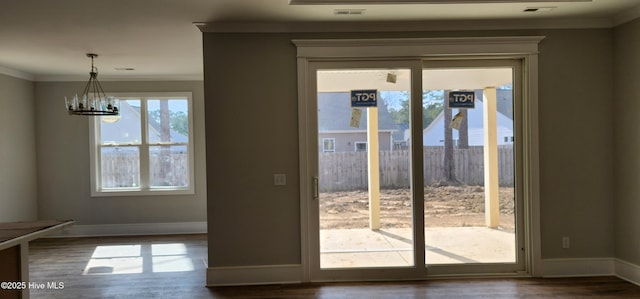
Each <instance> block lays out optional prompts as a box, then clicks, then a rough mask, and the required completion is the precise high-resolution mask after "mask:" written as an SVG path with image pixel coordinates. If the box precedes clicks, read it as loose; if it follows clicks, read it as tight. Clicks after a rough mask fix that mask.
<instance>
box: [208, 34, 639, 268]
mask: <svg viewBox="0 0 640 299" xmlns="http://www.w3.org/2000/svg"><path fill="white" fill-rule="evenodd" d="M514 35H544V36H546V38H545V39H544V40H543V41H542V42H541V44H540V55H539V123H540V127H539V134H540V145H539V146H540V176H541V177H540V184H541V187H540V188H541V190H540V191H541V193H540V205H541V212H540V215H541V219H540V222H541V226H542V227H541V238H542V244H541V246H542V257H543V258H545V259H552V258H593V257H612V256H613V254H614V249H613V234H612V231H613V166H612V163H613V159H612V154H613V146H612V132H613V120H612V117H613V113H612V109H613V108H612V99H611V98H612V88H613V86H612V84H613V79H612V76H613V63H612V35H613V33H612V30H610V29H575V30H528V31H522V30H520V31H508V30H505V31H490V32H481V31H468V32H424V33H420V32H411V33H409V32H405V33H388V32H387V33H381V34H376V33H366V34H361V33H358V34H353V33H308V34H306V33H305V34H290V33H204V34H203V39H204V69H205V97H206V116H207V130H206V133H207V140H209V146H207V157H208V159H207V179H208V183H207V185H208V190H209V198H208V230H209V266H210V267H227V266H254V265H279V264H299V263H300V262H301V252H300V250H301V244H300V242H301V236H300V233H301V232H300V210H299V208H300V198H299V197H300V195H299V187H300V186H299V180H298V176H299V170H298V169H299V167H298V166H299V161H298V154H299V153H298V128H297V126H298V119H297V118H298V111H297V69H296V48H295V46H294V45H293V44H292V43H291V40H292V39H309V38H376V37H379V38H390V37H391V38H393V37H399V38H402V37H436V36H437V37H442V36H514ZM633 119H634V117H631V116H629V118H628V120H629V121H632V120H633ZM274 173H286V174H287V186H285V187H275V186H272V182H273V177H272V175H273V174H274ZM562 236H569V237H570V238H571V248H570V249H569V250H567V249H562V248H561V244H562V243H561V238H562Z"/></svg>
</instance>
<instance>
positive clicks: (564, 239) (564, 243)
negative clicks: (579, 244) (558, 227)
mask: <svg viewBox="0 0 640 299" xmlns="http://www.w3.org/2000/svg"><path fill="white" fill-rule="evenodd" d="M570 242H571V240H570V239H569V237H562V248H563V249H568V248H569V247H570V246H571V243H570Z"/></svg>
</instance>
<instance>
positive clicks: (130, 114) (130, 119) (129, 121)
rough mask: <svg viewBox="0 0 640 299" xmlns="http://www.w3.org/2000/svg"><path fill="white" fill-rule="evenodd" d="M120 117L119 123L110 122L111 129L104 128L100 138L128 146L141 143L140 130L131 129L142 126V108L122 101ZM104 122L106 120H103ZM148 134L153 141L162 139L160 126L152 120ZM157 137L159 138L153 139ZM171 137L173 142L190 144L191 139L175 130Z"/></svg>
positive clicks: (171, 131) (170, 133)
mask: <svg viewBox="0 0 640 299" xmlns="http://www.w3.org/2000/svg"><path fill="white" fill-rule="evenodd" d="M120 115H121V116H122V117H120V118H117V121H114V122H109V128H108V129H105V127H102V131H101V132H100V136H101V138H102V140H104V141H105V142H106V143H116V144H126V143H130V142H133V141H140V140H142V138H141V134H142V133H141V132H140V130H131V129H130V128H136V127H137V126H139V124H140V108H139V107H135V106H132V105H129V103H127V102H126V101H120ZM107 119H108V118H107ZM101 121H104V119H101ZM149 124H150V126H149V127H148V134H149V137H150V138H152V140H159V139H160V137H159V136H160V131H159V130H160V129H159V128H160V124H159V123H157V122H155V121H153V120H151V121H150V122H149ZM152 136H156V137H157V138H153V137H152ZM169 136H170V138H171V141H172V142H188V140H189V138H188V137H187V136H185V135H182V134H180V133H178V132H176V131H174V130H173V129H171V130H170V132H169Z"/></svg>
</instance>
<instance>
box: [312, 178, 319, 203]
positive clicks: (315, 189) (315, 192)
mask: <svg viewBox="0 0 640 299" xmlns="http://www.w3.org/2000/svg"><path fill="white" fill-rule="evenodd" d="M319 181H320V179H319V178H318V176H314V177H313V199H315V200H318V198H320V188H319V187H318V183H319Z"/></svg>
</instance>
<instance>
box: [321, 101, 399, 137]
mask: <svg viewBox="0 0 640 299" xmlns="http://www.w3.org/2000/svg"><path fill="white" fill-rule="evenodd" d="M362 112H363V113H362V118H361V119H360V127H359V128H353V127H351V126H350V121H351V100H350V98H349V93H347V92H320V93H318V130H319V131H320V132H336V131H340V132H344V131H346V132H349V131H353V132H362V131H366V128H367V113H366V111H364V109H363V111H362ZM378 129H379V130H380V131H395V130H398V127H397V126H396V124H394V123H393V119H392V118H391V114H390V113H389V110H388V109H387V106H386V105H385V104H384V101H382V100H380V101H378Z"/></svg>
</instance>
